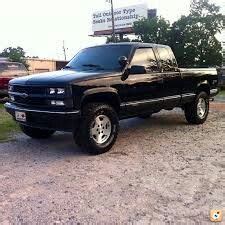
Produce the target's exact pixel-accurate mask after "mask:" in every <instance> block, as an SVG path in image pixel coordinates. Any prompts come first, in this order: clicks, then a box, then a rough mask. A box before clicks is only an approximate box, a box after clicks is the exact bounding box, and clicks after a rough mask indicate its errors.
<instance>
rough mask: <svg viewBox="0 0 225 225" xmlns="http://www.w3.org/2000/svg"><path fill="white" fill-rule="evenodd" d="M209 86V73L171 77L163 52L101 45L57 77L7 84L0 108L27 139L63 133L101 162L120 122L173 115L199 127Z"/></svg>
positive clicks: (174, 71)
mask: <svg viewBox="0 0 225 225" xmlns="http://www.w3.org/2000/svg"><path fill="white" fill-rule="evenodd" d="M217 86H218V75H217V71H216V69H179V68H178V66H177V62H176V59H175V57H174V54H173V52H172V50H171V49H170V47H168V46H164V45H156V44H144V43H120V44H106V45H101V46H95V47H90V48H86V49H83V50H81V51H80V52H79V53H78V54H77V55H75V57H74V58H73V59H72V60H71V61H70V62H69V63H68V65H67V66H66V67H65V68H64V69H63V70H61V71H57V72H51V73H45V74H37V75H32V76H27V77H22V78H17V79H13V80H11V81H10V86H9V95H10V102H8V103H6V104H5V108H6V110H7V111H8V112H9V113H10V114H11V115H12V116H13V118H14V119H15V120H16V121H18V122H19V124H20V127H21V129H22V131H23V132H24V133H25V134H26V135H28V136H30V137H32V138H48V137H50V136H51V135H52V134H53V133H54V132H55V131H69V132H73V134H74V139H75V141H76V143H77V144H78V146H81V147H82V148H84V149H85V150H86V151H88V152H89V153H91V154H101V153H104V152H106V151H108V150H110V148H111V147H112V146H113V144H114V143H115V141H116V138H117V134H118V129H119V120H121V119H126V118H130V117H135V116H140V117H142V118H146V117H149V116H151V115H152V114H153V113H157V112H159V111H160V110H162V109H166V110H172V109H173V108H175V107H181V108H182V109H183V110H184V112H185V117H186V120H187V121H188V123H191V124H202V123H204V122H205V121H206V119H207V116H208V113H209V99H210V97H213V96H215V95H216V94H217V93H218V88H217Z"/></svg>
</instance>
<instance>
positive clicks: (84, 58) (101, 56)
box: [65, 45, 131, 71]
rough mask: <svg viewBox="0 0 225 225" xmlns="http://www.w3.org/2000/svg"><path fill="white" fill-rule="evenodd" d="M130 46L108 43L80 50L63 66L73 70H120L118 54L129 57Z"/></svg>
mask: <svg viewBox="0 0 225 225" xmlns="http://www.w3.org/2000/svg"><path fill="white" fill-rule="evenodd" d="M130 51H131V46H129V45H115V46H113V45H109V46H107V45H106V46H97V47H93V48H87V49H84V50H81V51H80V52H79V53H78V54H77V55H76V56H75V57H74V58H73V59H72V60H71V61H70V62H69V64H68V65H67V66H66V67H65V68H71V69H75V70H81V71H83V70H107V71H121V69H122V68H121V65H120V64H119V62H118V59H119V57H120V56H126V57H127V58H128V57H129V54H130Z"/></svg>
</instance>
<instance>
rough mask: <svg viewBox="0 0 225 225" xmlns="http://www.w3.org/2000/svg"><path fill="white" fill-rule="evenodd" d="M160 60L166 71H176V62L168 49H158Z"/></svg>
mask: <svg viewBox="0 0 225 225" xmlns="http://www.w3.org/2000/svg"><path fill="white" fill-rule="evenodd" d="M158 53H159V58H160V62H161V66H162V69H163V70H164V71H174V69H175V68H174V62H173V61H172V58H171V55H170V53H169V50H168V49H167V48H158Z"/></svg>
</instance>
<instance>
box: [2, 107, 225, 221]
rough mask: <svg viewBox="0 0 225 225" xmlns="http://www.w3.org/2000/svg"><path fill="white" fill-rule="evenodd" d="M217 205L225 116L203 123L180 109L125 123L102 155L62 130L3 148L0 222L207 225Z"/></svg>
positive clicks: (223, 204)
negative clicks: (82, 148) (190, 121)
mask: <svg viewBox="0 0 225 225" xmlns="http://www.w3.org/2000/svg"><path fill="white" fill-rule="evenodd" d="M214 208H216V209H222V208H223V209H225V112H216V111H213V112H211V113H210V116H209V119H208V121H207V123H205V124H204V125H201V126H191V125H187V124H186V122H185V120H184V117H183V114H182V113H181V111H172V112H163V113H160V114H158V115H154V116H153V117H152V118H151V119H148V120H142V119H137V118H134V119H130V120H126V121H122V122H121V131H120V134H119V137H118V141H117V143H116V145H115V147H114V148H113V149H112V151H111V152H109V153H107V154H104V155H101V156H89V155H86V154H84V153H82V152H81V151H79V149H78V148H77V147H76V146H75V145H74V143H73V140H72V137H71V135H70V134H64V133H58V134H56V135H55V136H54V137H53V138H52V139H49V140H45V141H42V142H39V141H35V140H31V139H29V138H27V137H25V136H24V135H22V134H21V135H18V136H16V137H15V140H13V141H11V142H8V143H2V144H0V224H8V223H14V224H18V223H20V224H22V223H25V224H36V223H40V224H47V223H70V222H73V223H78V222H79V223H93V222H100V223H103V222H115V223H118V222H122V223H124V222H139V223H150V222H151V223H152V224H157V222H158V223H159V224H161V223H163V222H164V223H167V222H175V224H177V223H180V224H182V223H184V224H197V223H198V222H199V223H201V224H207V223H209V224H211V223H210V222H209V210H210V209H214ZM224 221H225V220H224Z"/></svg>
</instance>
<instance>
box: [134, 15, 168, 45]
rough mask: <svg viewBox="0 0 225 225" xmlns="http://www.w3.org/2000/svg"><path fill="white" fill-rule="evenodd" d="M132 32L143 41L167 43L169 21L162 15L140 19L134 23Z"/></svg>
mask: <svg viewBox="0 0 225 225" xmlns="http://www.w3.org/2000/svg"><path fill="white" fill-rule="evenodd" d="M134 32H135V34H136V35H137V36H138V38H139V39H140V40H141V41H143V42H147V43H156V44H169V40H170V23H169V21H167V20H165V19H164V18H162V17H155V18H151V19H142V20H140V21H137V22H135V23H134Z"/></svg>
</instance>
